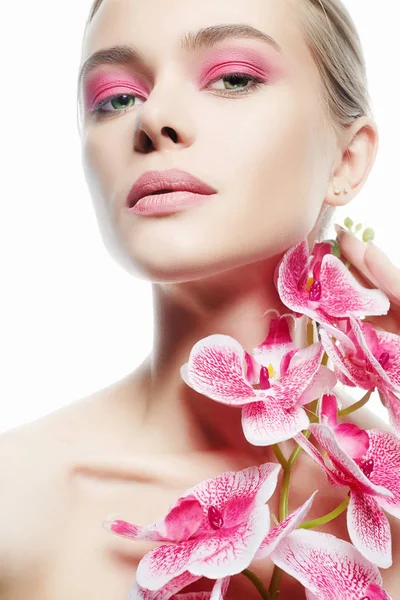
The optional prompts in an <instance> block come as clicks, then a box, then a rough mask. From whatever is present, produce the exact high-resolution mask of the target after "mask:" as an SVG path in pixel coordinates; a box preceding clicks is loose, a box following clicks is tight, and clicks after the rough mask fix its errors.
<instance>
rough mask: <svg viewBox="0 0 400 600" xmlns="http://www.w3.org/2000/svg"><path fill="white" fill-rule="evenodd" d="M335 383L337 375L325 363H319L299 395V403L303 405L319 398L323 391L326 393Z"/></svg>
mask: <svg viewBox="0 0 400 600" xmlns="http://www.w3.org/2000/svg"><path fill="white" fill-rule="evenodd" d="M336 384H337V377H336V375H335V373H334V372H333V371H332V370H331V369H329V368H328V367H326V366H325V365H321V366H320V367H319V369H318V371H317V372H316V374H315V375H314V378H313V379H312V381H311V384H310V385H309V387H308V388H307V389H306V391H305V392H303V394H302V395H301V396H300V398H299V404H301V405H302V406H304V404H308V403H309V402H312V400H315V399H317V398H319V397H320V396H321V394H322V393H323V392H324V391H325V392H326V393H328V392H329V391H331V390H332V388H334V387H335V385H336Z"/></svg>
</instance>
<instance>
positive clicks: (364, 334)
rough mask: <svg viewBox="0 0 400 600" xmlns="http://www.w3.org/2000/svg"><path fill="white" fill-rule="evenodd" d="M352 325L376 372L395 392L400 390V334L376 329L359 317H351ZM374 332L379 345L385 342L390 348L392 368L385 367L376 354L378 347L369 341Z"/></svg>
mask: <svg viewBox="0 0 400 600" xmlns="http://www.w3.org/2000/svg"><path fill="white" fill-rule="evenodd" d="M351 325H352V328H353V331H354V335H355V337H356V339H357V342H358V343H359V345H360V347H361V348H362V349H363V351H364V352H365V355H366V356H367V358H368V360H369V361H370V363H371V365H372V366H373V368H374V369H375V371H376V373H377V374H378V375H379V377H380V378H381V379H382V381H383V382H384V383H385V384H386V386H388V387H389V388H390V389H391V390H392V391H393V392H400V336H398V335H395V334H394V333H389V332H387V331H386V332H384V331H376V330H374V329H373V327H372V325H371V324H370V323H364V322H362V321H359V320H358V319H351ZM372 332H373V333H374V334H375V336H376V337H377V339H378V342H379V347H380V346H381V345H383V344H384V345H385V346H387V349H389V350H390V354H391V356H392V358H391V365H390V368H387V369H385V368H383V367H382V365H381V364H380V362H379V361H378V359H377V358H376V357H375V356H374V354H373V352H374V350H375V352H376V351H377V349H376V348H374V347H373V348H371V346H370V343H369V338H370V337H371V334H372ZM378 351H379V350H378Z"/></svg>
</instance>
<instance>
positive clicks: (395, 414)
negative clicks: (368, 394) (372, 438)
mask: <svg viewBox="0 0 400 600" xmlns="http://www.w3.org/2000/svg"><path fill="white" fill-rule="evenodd" d="M379 395H380V398H381V402H382V404H383V406H384V407H385V408H386V409H387V411H388V415H389V423H390V426H391V428H392V429H393V431H394V433H395V434H396V435H398V436H400V400H399V398H398V397H397V396H395V395H394V394H393V392H391V391H390V390H389V389H387V388H386V387H385V386H382V388H381V389H380V390H379Z"/></svg>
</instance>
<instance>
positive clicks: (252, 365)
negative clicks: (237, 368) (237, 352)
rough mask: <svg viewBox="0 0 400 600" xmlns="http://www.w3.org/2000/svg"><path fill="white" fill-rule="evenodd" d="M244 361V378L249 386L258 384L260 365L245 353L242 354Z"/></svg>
mask: <svg viewBox="0 0 400 600" xmlns="http://www.w3.org/2000/svg"><path fill="white" fill-rule="evenodd" d="M244 359H245V377H246V380H247V382H248V383H249V384H250V385H255V384H257V383H260V367H261V365H260V364H259V363H258V362H257V361H256V360H255V358H253V357H252V355H251V354H249V353H248V352H247V351H245V353H244Z"/></svg>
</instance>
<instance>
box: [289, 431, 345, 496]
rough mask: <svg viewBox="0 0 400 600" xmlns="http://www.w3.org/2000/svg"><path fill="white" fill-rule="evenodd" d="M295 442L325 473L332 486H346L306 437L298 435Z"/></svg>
mask: <svg viewBox="0 0 400 600" xmlns="http://www.w3.org/2000/svg"><path fill="white" fill-rule="evenodd" d="M294 440H295V442H297V443H298V444H299V446H300V447H301V448H303V450H304V451H305V452H307V454H308V455H309V456H311V458H312V459H313V460H314V461H315V462H316V463H317V464H318V465H319V466H320V467H321V468H322V469H323V470H324V471H325V473H326V476H327V478H328V481H329V482H330V484H331V485H333V486H334V487H343V486H344V485H345V483H344V482H343V480H342V478H341V477H340V474H339V473H335V472H334V471H332V469H330V468H329V467H327V466H326V464H325V462H324V459H323V457H322V455H321V453H320V452H319V450H317V448H316V447H315V446H314V445H313V444H312V443H311V442H310V441H309V440H308V439H307V438H306V436H305V435H303V434H302V433H299V434H298V435H296V436H294Z"/></svg>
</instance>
